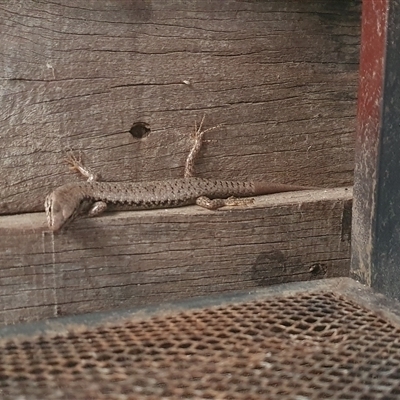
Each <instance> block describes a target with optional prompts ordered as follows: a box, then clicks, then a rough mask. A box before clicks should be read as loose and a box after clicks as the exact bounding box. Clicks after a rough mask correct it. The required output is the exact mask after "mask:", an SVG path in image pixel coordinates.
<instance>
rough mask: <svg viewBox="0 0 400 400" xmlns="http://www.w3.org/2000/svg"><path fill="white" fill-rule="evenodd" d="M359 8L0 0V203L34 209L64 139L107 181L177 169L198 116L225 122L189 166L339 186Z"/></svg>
mask: <svg viewBox="0 0 400 400" xmlns="http://www.w3.org/2000/svg"><path fill="white" fill-rule="evenodd" d="M359 17H360V1H348V0H343V1H339V0H337V1H331V0H325V1H321V0H308V1H301V2H300V1H297V0H280V1H265V2H252V1H248V2H247V1H246V2H244V1H233V0H226V1H223V2H222V1H214V2H208V1H202V0H197V1H196V0H192V1H168V2H166V1H164V0H153V1H151V2H150V1H145V0H136V1H125V0H115V1H112V2H110V1H106V0H73V1H71V0H55V1H51V2H37V1H31V0H13V1H7V2H3V3H2V5H1V9H0V36H1V41H0V54H1V57H0V77H1V86H0V89H1V94H2V96H1V97H0V105H1V107H0V158H1V160H2V163H1V165H0V213H18V212H30V211H40V210H42V209H43V199H44V195H45V194H46V193H47V192H48V191H49V190H50V189H51V188H53V187H55V186H58V185H60V184H62V183H65V182H66V181H69V180H70V179H71V177H70V175H69V174H68V171H67V168H65V165H64V164H63V162H62V154H63V152H64V151H65V150H66V149H68V148H72V149H82V150H84V151H85V154H86V161H87V163H88V164H89V165H91V166H92V167H94V168H95V169H97V170H98V171H100V172H101V173H102V175H103V177H104V178H105V179H107V180H149V179H164V178H167V177H179V176H182V171H183V165H184V161H185V158H186V155H187V151H188V148H189V147H190V137H189V133H190V132H191V131H192V129H193V125H194V121H195V120H197V121H199V120H200V118H201V117H202V115H203V114H204V113H206V114H207V115H208V117H207V120H206V124H207V126H211V125H216V124H219V123H224V124H225V125H224V127H222V128H221V129H219V130H217V131H214V132H212V133H211V134H210V136H211V138H212V139H213V142H211V143H210V144H209V145H208V146H205V148H204V149H203V150H204V151H203V153H202V157H201V160H199V165H198V172H199V175H201V176H204V177H215V176H216V175H218V177H220V178H221V179H231V178H239V179H248V178H254V179H269V180H274V181H280V182H287V183H294V182H296V183H299V184H300V183H302V184H313V185H322V186H341V185H346V184H349V183H351V182H352V170H353V131H354V126H353V125H354V117H355V99H356V88H357V71H358V48H359V33H360V21H359V19H360V18H359ZM184 81H187V83H190V84H186V83H184ZM137 121H145V122H147V123H148V124H149V126H150V129H151V132H150V133H149V135H148V136H147V137H145V138H143V139H137V138H134V137H132V136H131V135H130V134H129V130H130V128H131V126H132V124H133V123H134V122H137ZM216 171H218V172H216Z"/></svg>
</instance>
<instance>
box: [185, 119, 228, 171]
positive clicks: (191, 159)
mask: <svg viewBox="0 0 400 400" xmlns="http://www.w3.org/2000/svg"><path fill="white" fill-rule="evenodd" d="M205 117H206V116H205V115H203V118H202V119H201V121H200V125H199V127H198V128H197V123H196V124H195V128H194V134H193V138H194V143H193V147H192V149H191V150H190V152H189V155H188V157H187V159H186V164H185V172H184V174H183V176H184V177H185V178H190V177H191V176H194V163H195V161H196V158H197V157H198V156H199V153H200V149H201V146H202V144H203V138H204V134H205V133H206V132H209V131H212V130H214V129H217V128H219V127H220V126H222V124H219V125H216V126H213V127H211V128H208V129H206V130H204V131H203V130H202V129H203V123H204V119H205Z"/></svg>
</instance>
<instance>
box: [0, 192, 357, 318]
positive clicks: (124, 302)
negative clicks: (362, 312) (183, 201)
mask: <svg viewBox="0 0 400 400" xmlns="http://www.w3.org/2000/svg"><path fill="white" fill-rule="evenodd" d="M351 198H352V190H351V189H340V188H339V189H328V190H320V191H307V192H293V193H282V194H277V195H270V196H260V197H257V198H256V201H255V204H254V205H252V206H250V207H246V208H236V209H234V210H232V209H229V208H228V209H223V210H220V211H215V212H212V211H208V210H204V209H201V208H200V207H197V206H191V207H184V208H181V209H168V210H153V211H137V212H122V213H110V214H107V215H105V216H103V217H98V218H92V219H83V220H80V221H77V222H76V223H75V224H74V225H72V226H71V227H70V229H69V230H67V231H65V232H63V233H60V234H55V235H53V234H51V233H50V232H48V231H47V228H46V225H45V217H44V214H43V213H32V214H23V215H18V216H3V217H1V218H0V235H1V237H2V240H1V242H0V324H3V325H4V324H12V323H16V322H20V321H32V320H40V319H46V318H51V317H57V316H61V315H71V314H79V313H84V312H92V311H101V310H111V309H113V308H118V307H131V306H138V305H147V304H157V303H164V302H168V301H172V300H176V299H182V298H189V297H194V296H201V295H209V294H213V293H214V294H215V293H223V292H229V291H233V290H245V289H247V288H255V287H260V286H267V285H271V284H277V283H283V282H291V281H300V280H311V279H318V278H325V277H336V276H347V275H348V272H349V250H350V225H351Z"/></svg>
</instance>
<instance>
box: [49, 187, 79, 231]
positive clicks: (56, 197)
mask: <svg viewBox="0 0 400 400" xmlns="http://www.w3.org/2000/svg"><path fill="white" fill-rule="evenodd" d="M62 189H63V187H60V188H58V189H56V190H54V192H52V193H50V194H49V195H48V196H47V197H46V200H45V204H44V206H45V211H46V217H47V223H48V225H49V228H50V229H51V230H52V231H53V232H56V231H58V230H60V229H61V228H63V227H65V226H66V225H68V224H69V223H70V222H72V221H73V220H74V219H75V218H76V216H77V215H78V213H79V203H80V202H79V200H78V199H74V198H73V196H67V197H66V196H64V193H63V190H62Z"/></svg>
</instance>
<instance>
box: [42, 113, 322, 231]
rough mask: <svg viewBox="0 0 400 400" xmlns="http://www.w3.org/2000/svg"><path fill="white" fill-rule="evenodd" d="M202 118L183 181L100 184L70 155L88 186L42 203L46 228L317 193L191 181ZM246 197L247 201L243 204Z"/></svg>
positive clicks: (64, 190)
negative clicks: (111, 214) (116, 215)
mask: <svg viewBox="0 0 400 400" xmlns="http://www.w3.org/2000/svg"><path fill="white" fill-rule="evenodd" d="M203 121H204V117H203V119H202V121H201V123H200V126H199V128H198V129H197V127H196V129H195V143H194V145H193V147H192V149H191V151H190V153H189V156H188V158H187V160H186V165H185V174H184V177H183V178H176V179H169V180H164V181H147V182H101V181H99V177H98V175H96V174H94V173H92V172H91V171H90V170H89V169H88V168H86V167H84V165H83V163H82V162H81V160H80V158H79V159H78V158H77V157H76V156H75V155H74V154H72V153H71V154H70V155H69V157H68V158H67V159H66V161H67V162H68V163H69V164H70V168H71V169H72V170H75V171H77V172H79V173H80V174H82V175H83V176H85V177H86V178H87V182H76V183H75V182H73V183H67V184H64V185H62V186H60V187H58V188H56V189H55V190H54V191H52V192H51V193H50V194H49V195H48V196H46V200H45V211H46V216H47V223H48V226H49V228H50V230H51V231H53V232H57V231H59V230H61V229H62V228H65V227H67V226H68V225H69V224H71V223H72V222H73V221H74V220H75V219H76V218H78V217H81V216H87V217H94V216H96V215H99V214H101V213H102V212H104V211H105V210H108V211H120V210H144V209H159V208H171V207H181V206H187V205H195V204H197V205H198V206H201V207H204V208H206V209H209V210H217V209H219V208H221V207H224V206H227V205H240V204H248V203H249V202H251V201H252V200H253V199H251V197H253V196H258V195H267V194H272V193H281V192H289V191H300V190H310V189H315V188H313V187H308V186H296V185H287V184H279V183H270V182H262V181H260V182H254V181H246V182H243V181H242V182H239V181H223V180H217V179H204V178H198V177H194V176H193V169H194V161H195V158H196V156H197V155H198V153H199V151H200V147H201V143H202V139H203V136H204V133H205V132H207V131H210V130H212V129H215V128H217V127H218V126H217V127H213V128H209V129H206V130H202V125H203ZM243 198H250V199H243Z"/></svg>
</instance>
